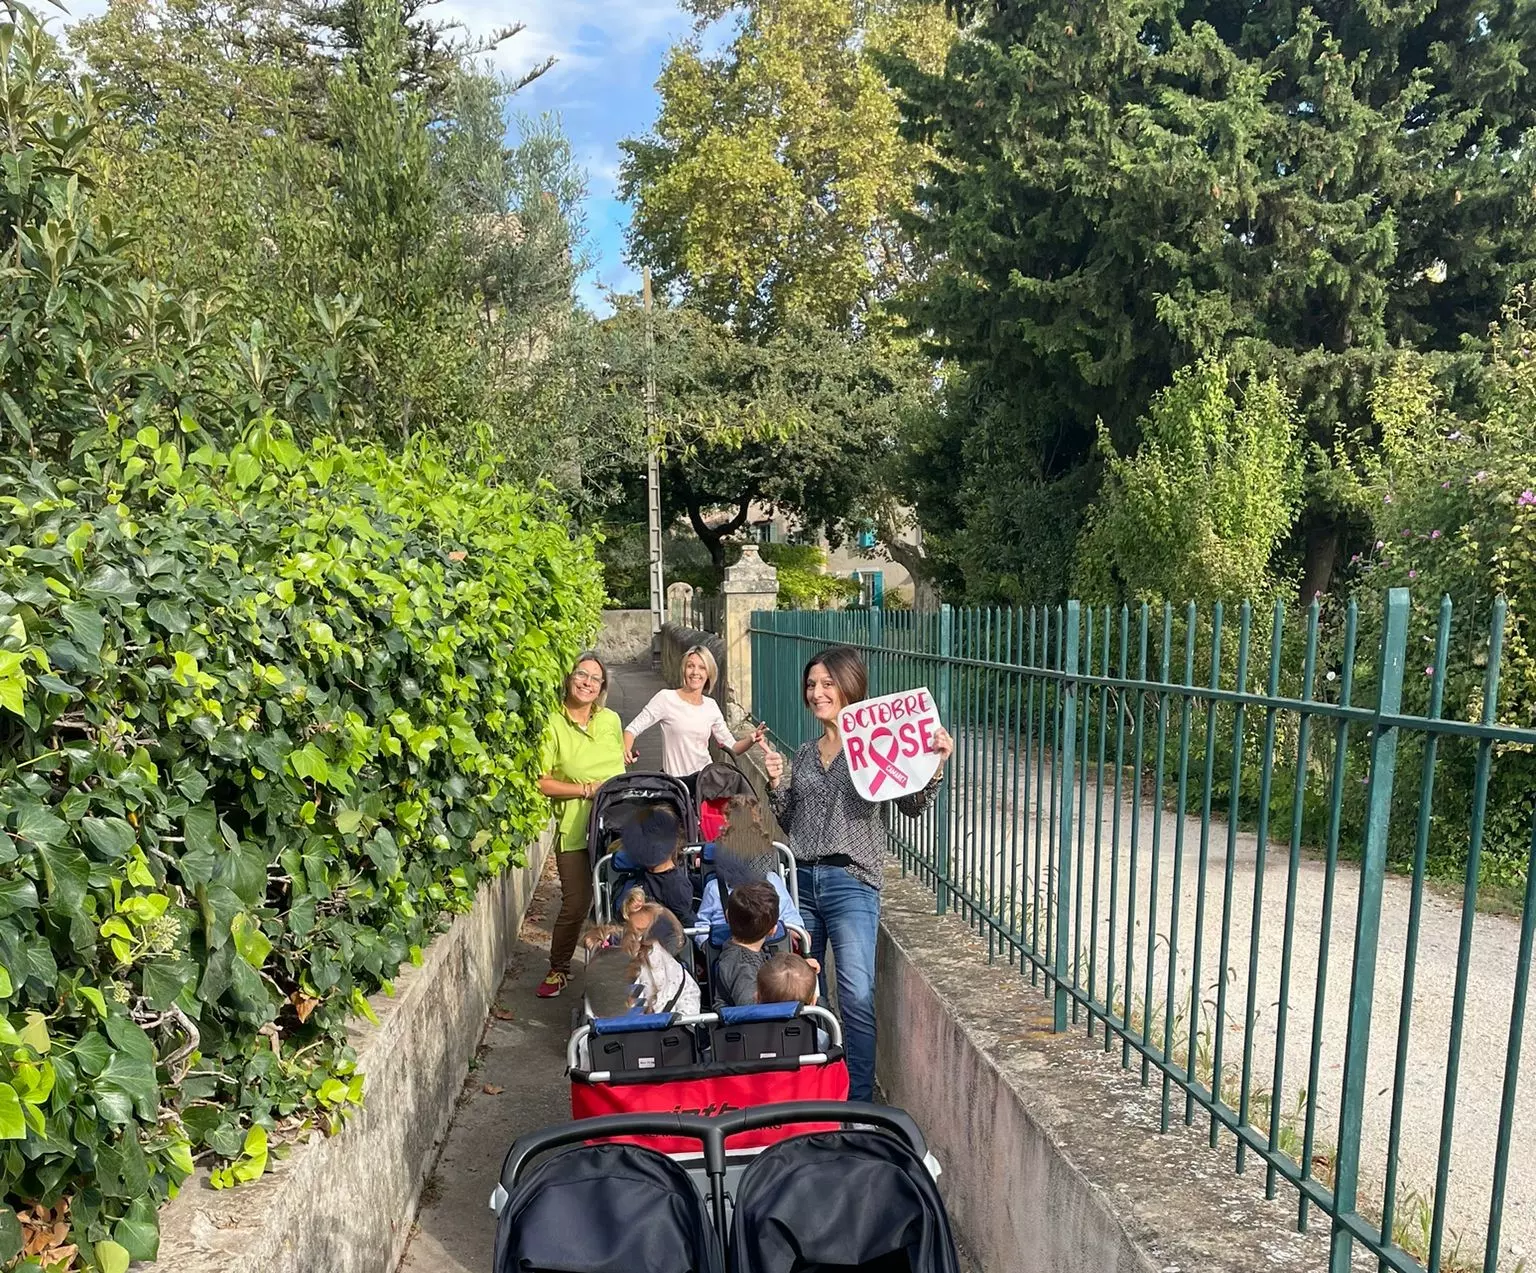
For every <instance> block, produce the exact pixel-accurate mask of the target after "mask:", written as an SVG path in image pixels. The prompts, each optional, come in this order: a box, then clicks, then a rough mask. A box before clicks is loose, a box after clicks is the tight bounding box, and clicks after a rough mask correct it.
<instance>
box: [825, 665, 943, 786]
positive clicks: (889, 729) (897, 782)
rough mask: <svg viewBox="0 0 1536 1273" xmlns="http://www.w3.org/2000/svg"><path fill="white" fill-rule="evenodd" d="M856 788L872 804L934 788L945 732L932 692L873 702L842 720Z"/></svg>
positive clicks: (844, 714)
mask: <svg viewBox="0 0 1536 1273" xmlns="http://www.w3.org/2000/svg"><path fill="white" fill-rule="evenodd" d="M837 727H838V731H839V732H840V733H841V734H842V736H843V753H844V754H845V755H846V756H847V757H848V772H849V773H850V774H851V775H852V776H853V785H854V786H855V787H856V788H857V789H858V792H859V794H860V795H861V796H863V797H864V799H866V800H873V801H881V800H895V799H897V798H898V797H900V796H905V795H911V794H912V793H913V792H917V791H921V790H922V789H923V788H924V787H926V786H927V785H928V780H929V779H930V778H932V777H933V775H934V774H936V773H937V772H938V770H939V753H938V752H937V751H935V750H934V739H935V737H936V735H937V734H938V732H939V730H940V729H941V728H942V726H941V725H940V722H939V713H938V710H937V709H936V708H935V707H934V705H933V695H932V694H930V693H929V692H928V691H927V689H919V690H903V691H902V692H901V693H900V694H886V695H883V696H882V697H880V698H867V699H865V700H864V701H863V702H862V703H854V704H852V705H851V706H848V707H845V708H843V710H842V711H841V712H840V713H839V714H838V718H837Z"/></svg>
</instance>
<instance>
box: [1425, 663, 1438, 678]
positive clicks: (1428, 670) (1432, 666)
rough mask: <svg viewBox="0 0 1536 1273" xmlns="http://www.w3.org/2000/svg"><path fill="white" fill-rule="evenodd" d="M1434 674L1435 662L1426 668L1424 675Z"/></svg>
mask: <svg viewBox="0 0 1536 1273" xmlns="http://www.w3.org/2000/svg"><path fill="white" fill-rule="evenodd" d="M1434 674H1435V665H1434V664H1433V663H1431V664H1430V665H1429V666H1428V667H1427V668H1425V669H1424V675H1425V676H1433V675H1434Z"/></svg>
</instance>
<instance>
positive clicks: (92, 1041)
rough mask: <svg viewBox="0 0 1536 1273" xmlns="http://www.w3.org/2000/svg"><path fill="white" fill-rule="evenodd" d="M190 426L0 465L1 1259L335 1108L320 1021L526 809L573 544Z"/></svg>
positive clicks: (586, 582) (337, 1038) (442, 912)
mask: <svg viewBox="0 0 1536 1273" xmlns="http://www.w3.org/2000/svg"><path fill="white" fill-rule="evenodd" d="M201 436H205V435H197V434H194V435H193V438H192V439H185V438H163V437H161V436H160V434H158V433H157V432H156V431H155V430H154V429H152V428H146V429H144V430H142V431H140V432H138V433H137V434H136V435H133V436H122V437H119V438H117V439H115V441H116V443H117V445H118V450H117V453H116V454H115V455H112V456H111V459H112V463H110V464H107V463H98V462H97V461H96V460H93V459H92V458H91V456H85V457H83V458H82V457H79V456H77V457H76V462H75V463H73V464H72V465H71V466H70V467H69V469H68V470H67V475H66V471H65V470H64V469H63V468H62V467H58V466H54V467H49V466H45V465H43V464H42V463H41V462H40V461H36V462H32V463H31V464H30V466H29V464H28V462H27V461H25V460H11V461H8V462H6V465H5V467H4V469H3V471H0V831H3V833H0V998H3V999H4V1000H5V1009H6V1011H5V1014H4V1015H0V1057H3V1059H0V1182H3V1185H4V1192H5V1199H6V1205H4V1206H3V1207H0V1264H7V1265H10V1266H12V1267H15V1266H17V1265H18V1264H19V1265H20V1266H22V1267H48V1266H49V1265H50V1264H54V1263H60V1262H63V1266H64V1267H72V1266H71V1265H70V1264H69V1263H68V1261H70V1260H71V1259H73V1260H74V1261H75V1264H74V1265H73V1267H82V1266H83V1267H87V1268H100V1269H103V1270H109V1271H112V1273H117V1271H118V1270H121V1269H124V1268H126V1266H127V1263H128V1261H129V1259H130V1258H134V1259H151V1258H153V1257H154V1255H155V1253H156V1246H157V1241H158V1230H157V1222H156V1210H157V1207H158V1205H159V1204H160V1203H162V1202H163V1201H164V1200H165V1199H166V1198H168V1197H170V1196H172V1195H174V1193H175V1191H176V1189H177V1187H178V1185H179V1184H180V1183H181V1182H182V1181H183V1180H184V1179H185V1178H186V1177H187V1176H188V1174H189V1173H190V1172H191V1171H192V1170H193V1165H194V1160H195V1159H197V1158H199V1157H201V1156H206V1157H207V1159H208V1160H209V1161H210V1162H211V1163H213V1164H214V1165H215V1171H214V1183H215V1184H216V1185H224V1184H231V1183H235V1182H237V1181H240V1180H244V1179H252V1178H254V1177H256V1176H259V1175H260V1174H261V1172H262V1170H263V1169H264V1167H265V1164H266V1161H267V1157H268V1155H269V1153H280V1152H282V1147H283V1146H284V1145H285V1144H286V1143H288V1142H291V1141H293V1140H294V1139H296V1138H298V1137H300V1136H302V1135H304V1134H307V1132H308V1131H309V1130H311V1129H314V1128H319V1129H321V1130H325V1131H333V1130H335V1129H336V1127H337V1126H339V1124H340V1121H341V1119H342V1118H343V1117H344V1116H345V1113H346V1111H347V1110H348V1108H349V1107H351V1106H354V1105H355V1104H356V1103H357V1102H358V1101H359V1100H360V1099H361V1097H362V1092H363V1076H362V1075H360V1074H359V1073H357V1071H356V1069H355V1057H354V1056H353V1054H352V1053H351V1051H350V1050H349V1049H348V1046H347V1023H348V1020H349V1018H351V1017H352V1016H353V1015H354V1014H362V1015H365V1016H366V1015H369V1014H370V1009H369V1007H368V1004H367V1002H366V998H365V996H367V995H369V994H371V993H373V992H375V991H378V990H380V989H382V990H383V991H384V992H386V993H390V992H391V991H392V986H391V981H390V979H391V978H392V977H393V976H395V974H396V972H397V970H398V969H399V968H400V967H401V965H402V964H403V963H405V962H407V961H418V960H420V958H421V954H422V948H423V947H424V946H425V945H426V944H427V942H428V941H429V940H430V939H431V936H432V934H433V932H434V931H435V930H436V929H438V928H439V927H440V925H441V924H442V922H443V921H444V919H445V917H446V916H449V915H451V914H453V913H457V912H461V911H463V910H465V909H466V908H468V907H469V906H470V905H471V903H472V901H473V899H474V897H475V894H476V889H477V886H478V885H479V884H480V883H481V882H482V881H483V880H484V879H486V878H487V877H489V876H492V875H494V874H496V873H497V872H499V871H502V870H504V869H506V868H507V867H508V866H509V865H511V864H513V863H515V862H518V861H520V860H521V853H522V846H523V845H524V844H526V843H527V841H528V840H529V838H530V837H531V836H533V835H534V834H535V833H536V831H537V828H538V827H539V826H540V824H541V823H542V821H543V820H544V818H545V817H546V815H547V809H548V806H547V803H546V802H545V801H543V800H542V799H541V798H540V797H539V795H538V793H537V790H536V788H535V785H534V782H535V776H536V772H537V748H538V745H539V735H540V731H541V726H542V722H543V719H544V717H545V715H546V713H547V712H548V711H549V710H550V708H551V707H552V706H553V705H554V703H555V702H556V701H557V695H558V687H559V684H560V681H561V677H562V675H563V673H564V671H565V670H566V667H567V666H568V664H569V661H570V659H571V657H572V656H573V654H574V652H575V651H576V650H577V648H578V646H579V645H580V644H581V642H582V640H583V638H584V637H585V636H586V635H587V634H588V633H589V632H590V631H591V630H592V629H593V628H594V627H595V625H596V621H597V615H598V608H599V605H600V604H601V586H600V583H599V575H598V572H597V570H596V568H595V564H594V561H593V558H592V556H591V553H590V549H589V547H588V546H587V545H586V544H584V543H579V542H572V540H571V539H570V537H569V536H568V535H567V533H566V531H565V530H564V529H563V527H562V526H560V525H559V524H557V523H555V522H553V521H550V520H547V519H545V518H544V517H542V516H541V515H540V513H539V511H538V508H537V505H536V503H535V501H534V499H533V497H531V496H530V495H528V494H526V493H523V492H519V491H516V490H511V489H508V488H506V487H503V486H499V485H497V484H496V483H495V482H494V480H493V479H492V476H491V473H490V472H489V471H485V472H481V473H473V472H471V473H463V472H461V471H460V470H459V469H458V468H456V464H457V463H458V462H457V461H455V462H454V463H450V462H449V460H448V459H447V458H446V457H445V456H444V455H442V454H439V453H437V452H434V451H433V450H432V449H431V448H429V447H427V446H423V445H417V446H414V447H412V448H411V449H409V450H408V451H407V453H406V454H405V455H403V456H399V455H396V456H390V455H386V454H384V453H382V452H380V451H377V450H373V449H349V448H348V447H346V446H343V445H340V444H337V443H326V442H320V443H316V444H314V445H313V446H311V447H309V448H301V447H300V446H299V445H297V444H296V443H295V442H294V441H293V439H292V437H291V436H290V435H289V434H288V433H287V432H286V431H285V429H283V428H282V427H281V426H280V425H277V424H275V423H273V422H272V421H271V420H270V419H263V420H260V421H258V423H257V424H256V425H254V426H252V427H251V429H250V430H249V431H248V432H247V433H246V434H245V435H244V439H243V441H241V442H240V444H238V445H235V446H233V447H231V448H229V449H228V450H227V451H221V450H218V449H215V448H213V447H211V446H204V447H202V448H201V449H199V450H196V451H194V452H192V453H191V454H190V455H188V454H186V447H187V446H189V445H191V442H192V441H193V440H195V439H196V438H198V437H201ZM50 1244H51V1245H50ZM24 1247H25V1250H24Z"/></svg>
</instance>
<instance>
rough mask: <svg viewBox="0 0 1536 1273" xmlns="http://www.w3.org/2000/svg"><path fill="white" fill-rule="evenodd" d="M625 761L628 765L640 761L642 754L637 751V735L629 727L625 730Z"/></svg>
mask: <svg viewBox="0 0 1536 1273" xmlns="http://www.w3.org/2000/svg"><path fill="white" fill-rule="evenodd" d="M624 763H625V764H626V765H637V764H639V763H640V754H639V753H638V752H637V751H635V736H634V735H633V734H631V733H630V732H629V730H627V729H626V730H625V731H624Z"/></svg>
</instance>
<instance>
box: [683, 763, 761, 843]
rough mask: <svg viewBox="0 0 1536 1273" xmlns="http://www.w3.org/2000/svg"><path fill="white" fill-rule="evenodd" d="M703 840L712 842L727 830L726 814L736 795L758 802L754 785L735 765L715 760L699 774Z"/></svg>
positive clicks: (700, 825) (700, 820) (700, 836)
mask: <svg viewBox="0 0 1536 1273" xmlns="http://www.w3.org/2000/svg"><path fill="white" fill-rule="evenodd" d="M698 793H699V839H701V840H703V841H705V842H706V843H708V842H709V841H710V840H713V839H715V838H716V837H717V836H719V834H720V832H722V831H724V830H725V823H726V817H725V811H726V806H727V805H729V804H730V802H731V797H732V796H747V797H749V798H751V799H752V800H754V801H755V800H756V799H757V795H756V793H755V792H754V791H753V790H752V784H751V783H750V782H749V781H748V780H747V776H746V774H744V773H742V772H741V770H740V769H738V768H737V767H736V766H735V765H734V764H729V763H727V762H725V761H719V760H717V761H715V762H714V764H712V765H706V766H705V767H704V768H703V769H702V770H700V771H699V777H698Z"/></svg>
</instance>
